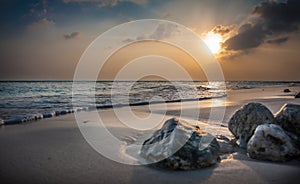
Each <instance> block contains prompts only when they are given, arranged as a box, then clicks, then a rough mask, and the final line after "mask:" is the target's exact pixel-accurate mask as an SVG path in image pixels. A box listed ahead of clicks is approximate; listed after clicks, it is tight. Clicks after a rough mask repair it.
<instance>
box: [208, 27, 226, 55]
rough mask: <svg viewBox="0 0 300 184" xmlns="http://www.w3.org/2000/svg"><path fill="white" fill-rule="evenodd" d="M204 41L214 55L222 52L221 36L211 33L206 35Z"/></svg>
mask: <svg viewBox="0 0 300 184" xmlns="http://www.w3.org/2000/svg"><path fill="white" fill-rule="evenodd" d="M203 41H204V43H205V44H206V45H207V47H208V48H209V50H210V51H211V52H212V53H213V54H217V53H219V52H220V50H221V42H222V41H223V39H222V37H221V35H219V34H215V33H213V32H209V33H207V34H206V35H205V37H204V39H203Z"/></svg>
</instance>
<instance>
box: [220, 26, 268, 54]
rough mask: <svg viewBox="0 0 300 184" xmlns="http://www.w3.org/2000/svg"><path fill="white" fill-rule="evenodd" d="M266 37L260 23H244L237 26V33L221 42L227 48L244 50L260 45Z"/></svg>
mask: <svg viewBox="0 0 300 184" xmlns="http://www.w3.org/2000/svg"><path fill="white" fill-rule="evenodd" d="M265 38H266V32H265V31H264V30H263V25H262V24H250V23H247V24H244V25H242V26H241V27H240V28H239V31H238V34H237V35H235V36H233V37H231V38H229V39H228V40H226V41H225V43H224V44H223V47H225V48H226V49H227V50H244V49H250V48H255V47H258V46H259V45H261V44H262V43H263V42H264V39H265Z"/></svg>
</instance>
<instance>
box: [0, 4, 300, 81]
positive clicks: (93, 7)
mask: <svg viewBox="0 0 300 184" xmlns="http://www.w3.org/2000/svg"><path fill="white" fill-rule="evenodd" d="M0 3H1V4H0V14H1V16H0V25H1V29H0V38H1V42H0V66H1V67H0V80H72V79H73V76H74V72H75V69H76V66H77V64H78V62H79V59H80V57H81V55H82V54H83V53H84V51H85V50H86V49H87V48H88V46H89V45H90V44H91V43H92V42H93V40H94V39H96V38H97V37H98V36H99V35H101V34H102V33H104V32H105V31H107V30H109V29H111V28H113V27H114V26H117V25H119V24H122V23H126V22H130V21H135V20H141V19H162V20H169V21H173V22H176V23H179V24H182V25H184V26H186V27H187V28H189V29H190V30H192V31H194V32H195V33H196V34H197V35H199V37H200V38H203V40H204V41H205V39H206V40H208V39H207V38H208V37H209V35H213V38H212V39H213V40H214V38H218V39H217V41H210V43H213V46H216V44H217V46H219V47H218V48H217V50H216V51H215V52H214V56H215V57H216V58H217V60H218V62H219V63H220V65H221V67H222V70H223V73H224V76H225V79H226V80H255V81H265V80H268V81H278V80H280V81H300V72H299V68H300V52H299V50H300V31H299V29H300V11H299V9H300V1H298V0H287V1H284V0H282V1H279V0H278V1H275V0H272V1H259V0H248V1H241V0H186V1H182V0H169V1H161V0H26V1H24V0H2V1H1V2H0ZM208 42H209V41H208ZM215 42H217V43H215ZM147 44H149V43H148V42H145V43H143V44H141V43H137V45H132V46H128V47H126V48H123V49H121V50H120V51H118V53H115V54H114V57H112V58H110V60H111V61H110V62H109V63H110V64H111V66H108V67H106V69H104V70H103V71H102V72H100V75H99V76H100V79H106V80H110V79H113V77H114V76H115V75H116V73H117V72H118V70H120V69H121V68H122V66H123V65H122V63H123V64H124V60H125V58H127V60H128V61H127V62H129V60H130V58H131V59H133V58H135V57H133V56H137V55H139V56H140V55H141V53H143V54H144V55H145V54H154V53H155V54H158V55H163V56H165V57H169V58H172V57H174V55H176V56H178V57H176V58H175V60H178V61H179V62H181V63H182V65H183V66H184V67H185V68H186V69H187V71H188V72H189V73H190V74H191V75H193V76H195V79H203V74H202V72H201V68H199V69H198V68H197V69H196V67H194V66H193V64H192V61H191V60H192V59H191V58H188V56H186V55H185V54H184V53H181V51H180V50H176V49H175V48H172V47H171V46H169V47H168V48H167V47H166V45H159V44H158V45H155V43H150V46H149V45H147ZM151 44H152V47H151ZM153 45H155V46H154V47H153ZM150 48H156V50H155V49H150ZM145 50H147V52H145ZM135 51H136V52H135ZM162 51H166V53H164V52H162ZM180 53H181V54H180ZM128 58H129V59H128ZM156 59H159V58H157V57H156ZM173 59H174V58H173ZM148 63H151V62H148ZM153 63H154V64H153V65H155V66H157V65H159V64H158V63H157V62H155V61H153ZM151 67H153V66H151ZM157 68H158V70H159V71H161V72H164V71H166V70H168V72H170V71H169V70H170V68H168V67H164V66H161V67H160V66H157ZM132 72H141V71H139V69H138V68H136V71H134V70H132ZM197 74H199V78H197Z"/></svg>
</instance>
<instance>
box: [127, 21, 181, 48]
mask: <svg viewBox="0 0 300 184" xmlns="http://www.w3.org/2000/svg"><path fill="white" fill-rule="evenodd" d="M177 32H178V27H177V25H173V24H169V23H165V24H159V25H158V26H157V28H156V29H155V30H154V31H153V33H151V34H149V35H142V36H137V37H136V38H133V39H132V38H127V39H124V40H123V42H124V43H129V42H133V41H141V40H149V39H151V40H162V39H165V38H169V37H172V36H174V35H176V33H177Z"/></svg>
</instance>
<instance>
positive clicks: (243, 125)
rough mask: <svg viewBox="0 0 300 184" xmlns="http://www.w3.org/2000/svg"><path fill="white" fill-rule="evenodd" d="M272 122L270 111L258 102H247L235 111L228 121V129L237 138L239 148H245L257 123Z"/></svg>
mask: <svg viewBox="0 0 300 184" xmlns="http://www.w3.org/2000/svg"><path fill="white" fill-rule="evenodd" d="M266 123H274V117H273V114H272V113H271V111H270V110H269V109H268V108H267V107H266V106H264V105H262V104H260V103H249V104H247V105H244V106H243V107H242V108H241V109H239V110H238V111H236V112H235V114H234V115H233V116H232V117H231V119H230V120H229V123H228V129H229V130H230V132H231V133H232V134H233V135H234V136H235V138H237V139H238V143H239V146H240V147H241V148H247V142H248V141H249V139H250V138H251V136H252V135H253V133H254V130H255V129H256V127H257V126H258V125H261V124H266Z"/></svg>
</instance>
